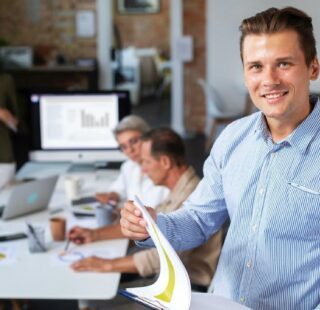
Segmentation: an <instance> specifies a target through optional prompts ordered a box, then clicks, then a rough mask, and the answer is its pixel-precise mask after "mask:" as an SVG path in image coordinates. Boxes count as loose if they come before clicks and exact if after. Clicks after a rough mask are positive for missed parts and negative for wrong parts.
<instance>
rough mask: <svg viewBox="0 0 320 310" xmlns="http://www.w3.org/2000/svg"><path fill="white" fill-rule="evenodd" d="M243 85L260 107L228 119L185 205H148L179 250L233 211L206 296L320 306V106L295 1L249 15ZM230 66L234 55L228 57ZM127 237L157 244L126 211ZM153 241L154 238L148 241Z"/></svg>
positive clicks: (305, 21)
mask: <svg viewBox="0 0 320 310" xmlns="http://www.w3.org/2000/svg"><path fill="white" fill-rule="evenodd" d="M240 30H241V39H240V53H241V59H242V63H243V70H244V78H245V83H246V86H247V88H248V90H249V93H250V96H251V99H252V101H253V102H254V104H255V105H256V106H257V107H258V108H259V109H260V110H261V111H260V112H257V113H255V114H253V115H251V116H248V117H245V118H243V119H240V120H238V121H235V122H234V123H232V124H231V125H229V126H228V127H227V128H226V129H225V130H224V131H223V133H221V135H220V137H219V138H218V139H217V141H216V143H215V144H214V146H213V148H212V150H211V153H210V155H209V157H208V159H207V160H206V162H205V164H204V168H203V171H204V178H203V179H202V180H201V182H200V183H199V186H198V187H197V189H196V190H195V191H194V192H193V194H192V195H191V196H190V197H189V199H188V200H187V202H186V203H185V205H184V207H183V208H181V209H179V210H177V211H175V212H172V213H170V214H161V215H160V214H159V215H156V214H155V212H153V211H152V210H150V213H152V216H153V217H154V218H156V221H157V224H158V226H159V228H160V230H161V231H162V232H163V233H164V235H165V236H166V237H167V238H168V240H169V241H170V242H171V243H172V244H173V246H174V247H175V248H176V249H177V250H179V251H181V250H186V249H191V248H194V247H197V246H199V245H200V244H201V243H203V242H205V241H206V240H207V239H208V238H210V236H211V235H212V234H214V233H215V232H216V231H217V230H219V229H220V228H221V226H222V225H223V223H224V222H225V220H226V219H227V218H228V217H230V227H229V230H228V233H227V236H226V239H225V242H224V246H223V249H222V252H221V257H220V260H219V264H218V267H217V271H216V273H215V276H214V279H213V283H212V285H211V287H210V289H209V292H213V293H214V294H215V295H220V296H223V297H225V298H229V299H231V300H234V301H236V302H239V303H242V304H244V305H246V306H248V307H249V308H252V309H262V310H263V309H320V294H319V287H320V264H319V262H320V238H319V232H320V173H319V167H320V156H319V155H320V151H319V150H320V121H319V120H320V102H319V98H317V97H313V96H310V91H309V85H310V81H311V80H316V79H317V78H318V75H319V62H318V59H317V52H316V45H315V39H314V35H313V26H312V19H311V17H310V16H308V15H307V14H306V13H304V12H302V11H301V10H298V9H296V8H293V7H287V8H283V9H276V8H270V9H268V10H265V11H263V12H260V13H258V14H256V15H255V16H252V17H249V18H247V19H245V20H243V21H242V24H241V27H240ZM226 62H227V60H226ZM121 214H122V218H121V220H120V222H121V225H122V231H123V233H124V235H126V236H127V237H128V238H132V239H136V240H141V242H139V244H141V245H142V246H152V240H151V239H150V238H148V233H147V231H146V229H145V226H146V223H145V221H144V220H143V219H142V218H141V212H140V211H139V209H138V208H136V207H135V206H134V205H133V204H132V203H127V204H126V205H125V207H124V208H123V209H122V211H121ZM146 238H147V239H146Z"/></svg>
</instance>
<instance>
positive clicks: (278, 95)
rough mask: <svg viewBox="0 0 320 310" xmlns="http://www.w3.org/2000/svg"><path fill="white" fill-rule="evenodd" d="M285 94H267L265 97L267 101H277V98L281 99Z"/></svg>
mask: <svg viewBox="0 0 320 310" xmlns="http://www.w3.org/2000/svg"><path fill="white" fill-rule="evenodd" d="M283 94H284V93H279V94H267V95H265V97H266V98H267V99H275V98H279V97H281V96H283Z"/></svg>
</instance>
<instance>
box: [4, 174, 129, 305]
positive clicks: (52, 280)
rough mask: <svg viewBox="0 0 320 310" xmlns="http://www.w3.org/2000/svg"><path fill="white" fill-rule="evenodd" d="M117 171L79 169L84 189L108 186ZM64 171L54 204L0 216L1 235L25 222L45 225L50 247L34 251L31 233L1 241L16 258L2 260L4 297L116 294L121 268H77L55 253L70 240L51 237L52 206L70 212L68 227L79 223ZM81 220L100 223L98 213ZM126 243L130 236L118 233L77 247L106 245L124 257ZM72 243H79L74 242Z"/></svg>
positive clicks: (22, 226)
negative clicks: (103, 270)
mask: <svg viewBox="0 0 320 310" xmlns="http://www.w3.org/2000/svg"><path fill="white" fill-rule="evenodd" d="M117 174H118V172H117V171H115V170H105V171H97V172H91V173H81V174H78V175H79V176H81V177H83V178H84V180H85V185H84V190H83V195H84V196H86V195H90V194H93V193H94V192H96V191H106V190H107V187H108V185H109V184H110V183H111V182H112V181H113V180H114V179H115V178H116V176H117ZM73 175H74V174H73ZM64 177H65V176H61V177H60V178H59V180H58V182H57V185H56V189H55V191H54V194H53V195H52V198H51V201H50V204H49V210H46V211H42V212H38V213H34V214H30V215H27V216H24V217H20V218H16V219H12V220H8V221H0V235H4V234H7V233H14V232H24V231H26V224H25V223H26V222H30V223H32V224H34V225H37V224H41V225H44V226H45V228H46V246H47V248H48V250H47V252H45V253H37V254H30V253H29V250H28V244H27V239H23V240H18V241H11V242H1V243H0V246H2V247H9V248H11V249H12V250H13V253H14V255H13V258H14V259H13V260H12V261H10V262H9V263H7V264H1V262H0V298H29V299H33V298H37V299H110V298H113V297H114V296H115V295H116V293H117V289H118V285H119V280H120V274H119V273H93V272H85V273H77V272H75V271H73V270H72V269H71V268H70V267H69V266H68V265H58V264H56V263H55V262H54V257H56V255H57V254H58V253H60V252H61V251H62V250H63V249H64V247H65V244H66V242H65V241H64V242H53V241H52V240H51V235H50V232H49V221H48V220H49V218H50V210H52V209H62V211H61V212H60V213H57V214H55V216H64V217H66V218H67V222H68V227H69V228H70V227H71V226H73V225H74V224H75V223H76V222H75V221H76V219H75V217H74V216H73V215H71V214H70V212H68V211H69V208H70V203H69V201H68V200H67V198H66V196H65V193H64V188H63V183H64ZM78 224H79V223H78ZM81 224H83V226H87V227H88V226H89V227H92V226H94V225H95V219H94V218H92V219H91V220H90V219H89V220H82V222H80V225H81ZM127 246H128V240H126V239H118V240H112V241H102V242H95V243H92V244H87V245H82V246H78V249H79V250H80V251H82V250H88V251H93V252H95V251H107V252H110V253H112V256H114V257H121V256H124V255H125V254H126V250H127ZM71 247H75V245H70V248H71Z"/></svg>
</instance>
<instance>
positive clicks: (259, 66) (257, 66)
mask: <svg viewBox="0 0 320 310" xmlns="http://www.w3.org/2000/svg"><path fill="white" fill-rule="evenodd" d="M261 68H262V66H261V65H259V64H255V65H252V66H250V68H249V69H250V70H260V69H261Z"/></svg>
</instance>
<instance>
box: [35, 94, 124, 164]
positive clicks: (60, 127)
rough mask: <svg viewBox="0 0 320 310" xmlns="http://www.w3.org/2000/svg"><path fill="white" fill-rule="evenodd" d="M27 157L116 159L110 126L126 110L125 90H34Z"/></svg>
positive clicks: (95, 160)
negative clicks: (30, 138)
mask: <svg viewBox="0 0 320 310" xmlns="http://www.w3.org/2000/svg"><path fill="white" fill-rule="evenodd" d="M30 104H31V111H32V146H33V147H32V152H31V153H30V159H31V160H37V161H72V162H103V161H106V162H107V161H120V160H123V159H124V157H123V155H122V154H121V152H120V151H119V150H118V146H117V142H116V140H115V138H114V135H113V129H114V128H115V126H116V125H117V124H118V122H119V120H121V118H123V117H124V116H125V115H128V114H129V113H130V101H129V94H128V92H125V91H105V92H95V93H92V92H60V93H34V94H32V95H31V96H30Z"/></svg>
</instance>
